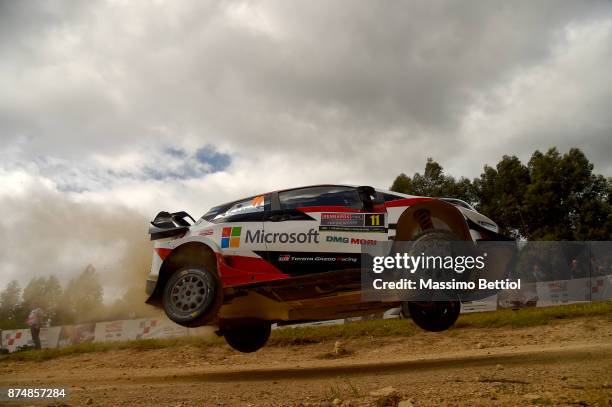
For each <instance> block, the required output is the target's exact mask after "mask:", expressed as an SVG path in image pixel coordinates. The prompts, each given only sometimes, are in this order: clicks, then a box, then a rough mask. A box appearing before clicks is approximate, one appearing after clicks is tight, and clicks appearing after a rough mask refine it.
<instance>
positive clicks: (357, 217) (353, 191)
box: [264, 185, 387, 275]
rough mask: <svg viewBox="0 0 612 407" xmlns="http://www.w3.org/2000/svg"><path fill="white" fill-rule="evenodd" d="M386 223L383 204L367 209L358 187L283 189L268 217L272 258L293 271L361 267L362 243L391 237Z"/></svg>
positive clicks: (266, 228)
mask: <svg viewBox="0 0 612 407" xmlns="http://www.w3.org/2000/svg"><path fill="white" fill-rule="evenodd" d="M385 222H386V216H385V213H384V207H383V209H382V212H372V211H365V210H364V202H363V199H362V197H361V196H360V192H359V191H358V188H356V187H347V186H335V185H323V186H313V187H306V188H297V189H291V190H285V191H280V192H277V193H275V194H273V195H272V198H271V210H270V211H269V212H267V213H266V215H265V216H264V232H265V233H264V234H265V243H266V248H267V256H268V261H269V262H270V263H272V264H274V265H275V266H276V267H277V268H279V269H280V270H281V271H283V272H284V273H286V274H289V275H305V274H314V273H321V272H328V271H334V270H344V269H352V268H359V263H360V258H361V245H362V244H377V242H378V241H383V240H387V234H386V223H385Z"/></svg>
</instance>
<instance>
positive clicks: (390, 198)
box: [381, 192, 404, 202]
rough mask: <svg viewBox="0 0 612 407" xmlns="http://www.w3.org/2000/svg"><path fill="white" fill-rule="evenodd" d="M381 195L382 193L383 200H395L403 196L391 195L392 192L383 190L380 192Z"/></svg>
mask: <svg viewBox="0 0 612 407" xmlns="http://www.w3.org/2000/svg"><path fill="white" fill-rule="evenodd" d="M381 195H382V198H383V199H384V200H385V202H389V201H397V200H398V199H404V197H401V196H397V195H392V194H385V193H384V192H383V193H381Z"/></svg>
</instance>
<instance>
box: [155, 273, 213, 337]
mask: <svg viewBox="0 0 612 407" xmlns="http://www.w3.org/2000/svg"><path fill="white" fill-rule="evenodd" d="M221 295H222V292H221V287H220V283H219V279H218V278H217V275H216V274H215V273H212V272H210V271H208V270H207V269H206V268H204V267H201V266H189V267H184V268H182V269H179V270H177V271H176V272H174V273H173V274H172V275H171V276H170V278H169V279H168V281H167V282H166V285H165V286H164V295H163V306H164V311H165V312H166V315H167V316H168V318H170V319H171V320H172V321H174V322H176V323H177V324H179V325H182V326H186V327H190V328H194V327H198V326H202V325H206V323H208V322H210V321H211V320H212V319H214V318H215V317H216V313H217V311H218V309H219V306H220V304H221Z"/></svg>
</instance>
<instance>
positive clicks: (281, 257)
mask: <svg viewBox="0 0 612 407" xmlns="http://www.w3.org/2000/svg"><path fill="white" fill-rule="evenodd" d="M289 260H291V255H290V254H281V255H279V256H278V261H289Z"/></svg>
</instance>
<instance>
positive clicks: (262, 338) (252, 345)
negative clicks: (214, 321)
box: [222, 320, 272, 353]
mask: <svg viewBox="0 0 612 407" xmlns="http://www.w3.org/2000/svg"><path fill="white" fill-rule="evenodd" d="M271 329H272V328H271V324H270V323H269V322H268V321H260V320H255V321H248V322H241V323H234V324H226V325H225V326H223V328H222V333H223V336H224V337H225V341H226V342H227V344H228V345H229V346H231V347H232V348H234V349H236V350H237V351H239V352H243V353H251V352H255V351H257V350H259V349H261V348H262V347H263V346H264V345H265V344H266V342H268V338H270V332H271Z"/></svg>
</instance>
